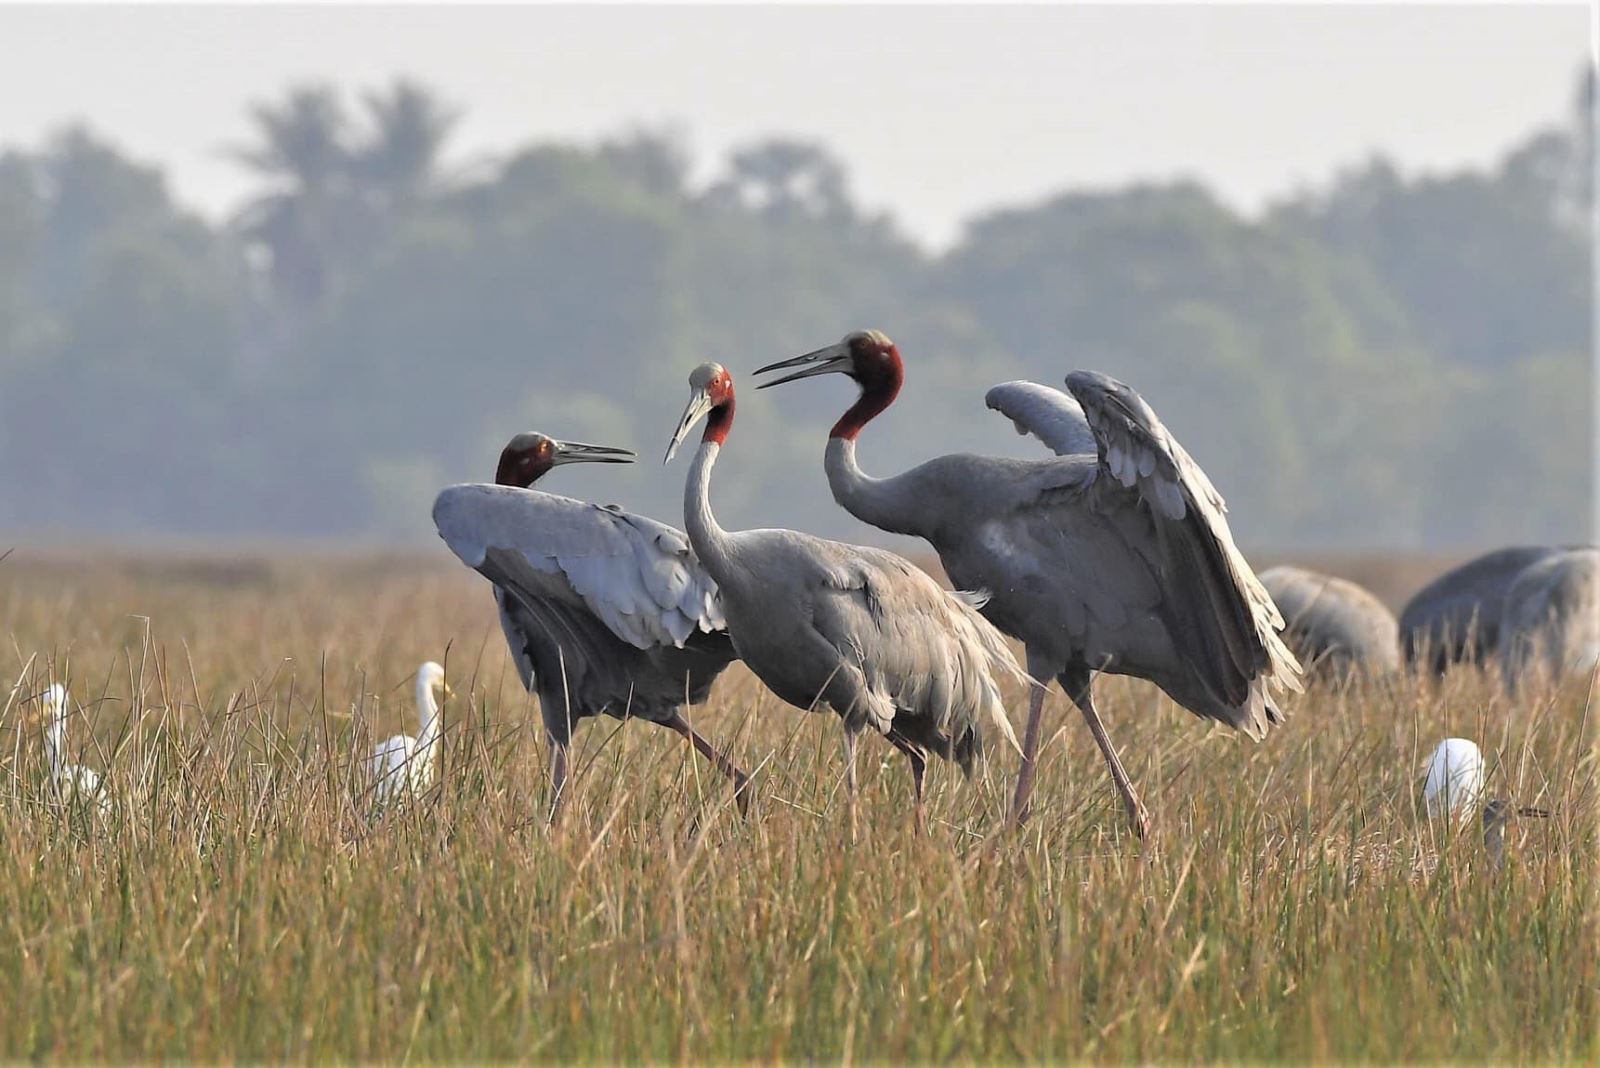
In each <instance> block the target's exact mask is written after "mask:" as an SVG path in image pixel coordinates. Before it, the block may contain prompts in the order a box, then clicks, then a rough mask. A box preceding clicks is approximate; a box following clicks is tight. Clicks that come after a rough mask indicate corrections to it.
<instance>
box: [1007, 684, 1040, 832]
mask: <svg viewBox="0 0 1600 1068" xmlns="http://www.w3.org/2000/svg"><path fill="white" fill-rule="evenodd" d="M1029 669H1030V671H1031V670H1032V665H1029ZM1048 686H1049V682H1048V681H1043V682H1035V683H1033V684H1032V685H1031V686H1030V687H1029V688H1028V726H1027V729H1026V730H1024V731H1023V734H1022V768H1021V769H1020V770H1019V771H1018V772H1017V792H1016V796H1015V797H1013V798H1012V800H1011V822H1012V823H1013V824H1015V825H1016V826H1018V827H1021V826H1022V825H1023V824H1024V823H1027V822H1028V816H1029V815H1030V814H1031V813H1032V812H1033V777H1034V774H1035V772H1036V771H1037V768H1038V759H1039V735H1040V734H1042V733H1043V728H1044V695H1045V690H1046V688H1047V687H1048Z"/></svg>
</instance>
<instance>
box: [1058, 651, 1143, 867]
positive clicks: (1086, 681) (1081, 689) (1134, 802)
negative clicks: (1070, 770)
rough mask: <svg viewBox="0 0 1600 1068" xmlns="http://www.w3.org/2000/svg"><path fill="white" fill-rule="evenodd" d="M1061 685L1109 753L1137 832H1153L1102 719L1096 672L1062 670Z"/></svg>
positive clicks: (1113, 773) (1114, 779)
mask: <svg viewBox="0 0 1600 1068" xmlns="http://www.w3.org/2000/svg"><path fill="white" fill-rule="evenodd" d="M1060 678H1061V687H1062V689H1064V690H1066V691H1067V696H1068V697H1070V698H1072V703H1073V704H1075V705H1077V706H1078V709H1079V711H1081V712H1082V713H1083V718H1084V720H1085V721H1086V722H1087V723H1088V724H1089V733H1090V734H1092V735H1094V740H1095V743H1096V744H1097V745H1099V746H1100V752H1101V753H1103V754H1104V755H1105V758H1106V766H1107V767H1109V768H1110V769H1111V781H1112V782H1114V783H1116V784H1117V791H1118V792H1119V793H1121V794H1122V803H1123V804H1124V805H1125V806H1127V809H1128V821H1129V822H1130V823H1132V824H1133V833H1134V834H1136V835H1138V836H1139V837H1140V838H1147V837H1149V835H1150V814H1149V813H1148V812H1147V811H1145V807H1144V804H1143V802H1141V801H1140V800H1139V795H1138V794H1137V793H1135V792H1134V789H1133V780H1131V779H1129V778H1128V773H1127V772H1126V771H1124V770H1123V769H1122V761H1120V760H1118V759H1117V751H1116V750H1115V749H1114V748H1112V745H1111V736H1110V735H1108V734H1106V728H1105V724H1103V723H1101V722H1100V713H1099V712H1097V711H1095V707H1094V692H1093V690H1092V688H1091V682H1092V681H1093V679H1094V675H1093V673H1092V672H1090V671H1089V669H1088V668H1086V667H1075V668H1068V669H1067V670H1066V671H1063V672H1062V673H1061V676H1060Z"/></svg>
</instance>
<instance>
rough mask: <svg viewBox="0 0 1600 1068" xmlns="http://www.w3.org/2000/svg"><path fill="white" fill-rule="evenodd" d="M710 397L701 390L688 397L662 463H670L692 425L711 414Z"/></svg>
mask: <svg viewBox="0 0 1600 1068" xmlns="http://www.w3.org/2000/svg"><path fill="white" fill-rule="evenodd" d="M711 407H712V405H711V397H710V395H709V394H708V393H706V391H705V390H703V389H697V390H695V391H694V393H693V394H691V395H690V397H689V406H688V407H687V408H685V409H684V410H683V418H681V419H679V420H678V429H677V430H674V431H673V432H672V441H671V442H669V443H668V444H667V455H666V456H664V457H662V459H661V462H662V463H664V464H665V463H670V462H671V460H672V458H673V457H674V456H676V455H677V454H678V446H679V445H682V444H683V439H684V438H686V437H688V436H689V431H691V430H693V429H694V425H695V424H696V423H698V422H699V421H700V420H702V419H704V418H705V417H706V416H707V415H710V414H711Z"/></svg>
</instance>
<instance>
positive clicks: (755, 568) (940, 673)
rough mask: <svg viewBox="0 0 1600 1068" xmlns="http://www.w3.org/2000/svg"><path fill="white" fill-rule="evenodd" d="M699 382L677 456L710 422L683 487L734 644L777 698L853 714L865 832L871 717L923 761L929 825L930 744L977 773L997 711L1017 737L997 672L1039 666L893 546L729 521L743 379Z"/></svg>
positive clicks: (681, 427)
mask: <svg viewBox="0 0 1600 1068" xmlns="http://www.w3.org/2000/svg"><path fill="white" fill-rule="evenodd" d="M689 389H690V397H689V404H688V406H687V407H686V408H685V409H684V412H683V417H682V419H680V420H679V422H678V428H677V430H676V431H675V432H674V433H673V435H672V441H671V443H670V444H669V445H668V447H667V455H666V459H667V460H671V459H672V456H673V454H674V453H675V452H676V451H677V449H678V446H679V445H680V444H681V443H682V441H683V439H684V437H685V436H686V435H687V434H688V433H689V431H690V430H691V429H692V428H693V427H694V425H695V424H696V423H697V422H699V421H700V420H701V419H702V418H704V419H706V429H705V434H704V436H703V437H702V439H701V442H700V448H699V450H698V451H697V452H696V453H695V457H694V464H693V466H692V467H691V468H690V471H689V478H688V481H687V483H686V485H685V487H684V502H683V511H684V527H685V529H687V530H688V532H689V540H690V542H691V543H692V544H693V545H694V550H695V552H696V553H698V554H699V556H700V559H701V560H702V561H703V562H704V564H705V567H706V570H707V571H708V572H710V574H711V576H712V577H713V578H714V579H715V580H716V582H717V587H718V589H720V590H721V591H722V605H723V610H724V611H725V612H726V614H727V619H728V634H729V635H730V636H731V637H732V639H733V645H734V648H735V649H736V650H737V651H738V653H739V657H740V658H741V659H742V660H743V661H744V662H745V664H746V665H747V666H748V667H749V668H750V670H751V671H753V672H755V674H756V676H757V677H758V678H760V679H761V681H762V682H764V683H766V685H767V686H768V688H770V689H771V690H772V692H773V693H775V694H777V695H778V697H780V698H782V699H783V700H785V701H787V702H789V703H790V704H791V705H794V706H795V707H797V708H801V709H806V710H808V711H809V710H813V709H815V708H817V707H818V706H819V705H827V706H828V707H830V708H832V709H833V711H834V712H836V713H837V714H838V715H839V716H840V718H841V719H842V720H843V722H844V749H845V782H846V789H847V795H848V801H849V809H850V826H851V830H852V833H853V832H854V829H855V819H856V816H855V812H856V800H855V799H856V771H855V756H856V739H857V735H859V734H860V732H861V731H862V730H863V729H864V728H867V727H871V728H872V729H874V730H876V731H878V732H880V733H881V734H883V735H884V736H885V737H886V738H887V739H888V740H889V741H890V742H891V743H892V744H893V745H894V746H895V747H896V748H898V749H899V750H900V751H901V752H903V753H905V755H906V757H907V759H908V760H909V761H910V763H911V774H912V781H913V789H914V791H915V794H914V796H915V805H916V812H915V816H916V822H917V826H918V827H919V828H920V827H922V826H923V824H924V816H923V774H924V771H925V770H926V766H927V754H928V753H929V752H932V753H936V754H938V755H939V756H942V757H945V758H947V759H953V760H955V761H956V762H957V763H959V764H960V766H961V768H962V770H964V771H966V772H967V773H969V774H970V773H971V770H972V766H973V761H974V758H975V757H976V755H977V754H978V752H979V750H980V746H981V733H980V730H981V726H982V725H983V724H984V723H986V722H987V723H988V724H990V725H992V726H993V727H994V728H996V729H998V730H999V731H1000V732H1001V734H1003V735H1004V736H1005V737H1006V738H1007V739H1008V740H1010V741H1011V743H1012V744H1013V745H1015V744H1016V737H1015V735H1014V734H1013V733H1012V730H1011V724H1010V722H1009V721H1008V720H1007V718H1006V713H1005V707H1004V704H1003V703H1002V700H1001V696H1000V688H999V684H998V681H997V677H998V676H1000V675H1007V674H1009V675H1012V676H1014V677H1016V678H1019V679H1022V678H1026V676H1025V675H1023V672H1022V669H1021V667H1020V666H1019V665H1018V664H1017V662H1016V659H1015V657H1013V656H1012V654H1011V652H1010V650H1009V649H1008V648H1007V647H1006V644H1005V641H1004V639H1003V638H1002V637H1001V636H1000V634H999V633H998V632H997V631H996V630H995V629H994V628H993V627H991V626H990V625H989V624H988V623H986V622H984V619H983V617H982V616H980V615H979V614H978V612H977V610H976V609H975V608H974V607H973V605H972V603H971V602H970V601H969V600H967V599H964V598H963V597H961V596H960V595H957V594H954V593H951V592H949V591H947V590H945V589H943V588H942V587H940V586H939V584H938V583H937V582H935V581H934V580H933V579H932V578H931V577H929V576H928V575H927V574H926V573H925V572H923V571H922V570H920V569H919V568H917V567H914V566H913V565H911V564H910V563H908V562H907V561H905V560H904V559H902V558H900V557H899V556H896V555H895V554H893V553H890V552H885V551H883V550H881V549H867V548H862V547H859V546H855V545H845V544H842V543H840V542H836V541H826V540H824V539H822V538H816V537H812V536H810V535H808V534H801V533H797V532H795V531H792V530H744V531H735V532H732V533H730V532H728V531H725V530H723V529H722V527H721V526H719V525H718V523H717V520H716V517H715V516H714V515H713V514H712V512H711V501H710V483H711V469H712V467H713V466H714V465H715V464H716V462H717V455H718V454H719V453H720V452H721V450H722V446H723V443H724V442H725V441H727V438H728V432H729V430H731V429H732V427H733V412H734V388H733V377H732V376H731V375H729V374H728V372H727V371H726V370H725V369H724V368H722V367H721V366H719V365H718V364H714V363H707V364H702V365H700V366H699V367H696V368H695V369H694V371H693V373H692V374H691V375H690V376H689Z"/></svg>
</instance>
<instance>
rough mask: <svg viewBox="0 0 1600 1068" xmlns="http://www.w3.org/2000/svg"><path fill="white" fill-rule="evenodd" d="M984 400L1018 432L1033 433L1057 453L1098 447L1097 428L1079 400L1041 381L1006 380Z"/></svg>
mask: <svg viewBox="0 0 1600 1068" xmlns="http://www.w3.org/2000/svg"><path fill="white" fill-rule="evenodd" d="M983 403H984V404H986V405H988V406H989V407H990V408H993V409H994V410H995V411H997V412H999V413H1000V414H1001V415H1003V416H1005V417H1006V418H1007V419H1010V420H1011V425H1012V426H1014V427H1016V428H1017V433H1018V434H1032V435H1033V436H1034V437H1036V438H1038V439H1039V440H1040V441H1042V442H1044V443H1045V444H1046V445H1047V446H1049V448H1050V451H1052V452H1054V453H1055V454H1056V455H1057V456H1075V455H1077V454H1079V453H1093V452H1096V451H1098V445H1097V444H1096V442H1095V437H1094V431H1092V430H1090V429H1089V420H1088V419H1087V418H1086V417H1085V416H1084V414H1083V408H1082V407H1081V406H1080V405H1079V404H1078V402H1077V401H1075V400H1073V399H1072V398H1071V397H1070V396H1068V395H1067V394H1065V393H1063V392H1061V391H1060V390H1059V389H1052V388H1051V387H1049V386H1041V385H1039V384H1038V383H1037V382H1023V381H1020V380H1019V381H1015V382H1002V383H1000V384H999V385H998V386H995V387H993V388H991V389H990V390H989V392H988V393H985V394H984V395H983Z"/></svg>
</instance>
